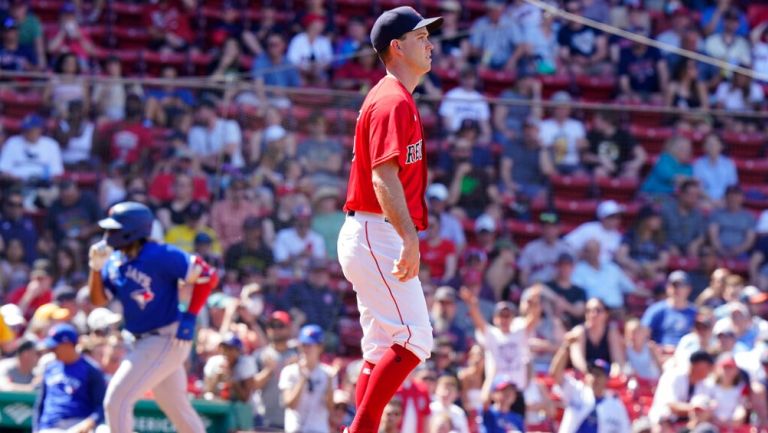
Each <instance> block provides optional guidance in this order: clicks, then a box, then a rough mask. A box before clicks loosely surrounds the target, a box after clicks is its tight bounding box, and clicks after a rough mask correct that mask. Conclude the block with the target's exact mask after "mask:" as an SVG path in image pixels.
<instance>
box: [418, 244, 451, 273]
mask: <svg viewBox="0 0 768 433" xmlns="http://www.w3.org/2000/svg"><path fill="white" fill-rule="evenodd" d="M419 252H420V253H421V263H424V264H425V265H427V266H428V267H429V273H430V275H432V278H434V279H436V280H442V279H443V276H444V275H445V259H446V258H447V257H448V256H449V255H451V254H456V246H455V245H454V244H453V242H452V241H451V240H449V239H441V240H440V243H439V244H437V245H434V246H433V245H430V243H429V241H428V240H426V239H423V240H421V242H419Z"/></svg>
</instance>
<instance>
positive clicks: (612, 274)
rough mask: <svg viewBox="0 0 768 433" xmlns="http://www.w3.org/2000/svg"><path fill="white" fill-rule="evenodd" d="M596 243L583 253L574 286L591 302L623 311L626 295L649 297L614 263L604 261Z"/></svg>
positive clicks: (587, 247) (596, 241) (598, 243)
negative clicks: (594, 300) (592, 300)
mask: <svg viewBox="0 0 768 433" xmlns="http://www.w3.org/2000/svg"><path fill="white" fill-rule="evenodd" d="M601 251H602V248H601V246H600V241H598V240H597V239H591V240H588V241H587V243H586V244H585V245H584V248H583V249H582V250H581V260H580V261H579V262H578V263H577V264H576V267H575V268H574V270H573V276H572V281H573V284H575V285H577V286H579V287H582V288H583V289H584V291H585V293H586V294H587V297H588V298H598V299H600V300H601V301H603V302H604V303H605V305H606V306H607V307H608V308H610V309H621V308H623V307H624V295H625V294H627V293H636V294H638V295H644V296H647V295H648V293H647V292H646V291H645V290H644V289H643V288H641V287H638V286H636V285H635V283H634V282H633V281H632V280H631V279H630V278H629V276H627V274H626V273H625V272H624V271H623V270H622V269H621V268H620V267H619V265H617V264H616V263H615V262H613V261H611V260H608V259H603V257H602V254H601Z"/></svg>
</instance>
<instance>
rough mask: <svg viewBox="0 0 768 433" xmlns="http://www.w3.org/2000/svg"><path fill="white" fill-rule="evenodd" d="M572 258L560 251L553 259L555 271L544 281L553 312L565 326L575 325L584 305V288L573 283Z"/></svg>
mask: <svg viewBox="0 0 768 433" xmlns="http://www.w3.org/2000/svg"><path fill="white" fill-rule="evenodd" d="M574 261H575V260H574V258H573V256H572V255H571V254H569V253H562V254H560V255H559V256H557V260H556V261H555V265H554V268H555V272H554V275H553V277H552V279H551V280H549V281H547V282H545V283H544V285H545V287H546V288H547V289H549V290H551V292H552V293H551V294H550V298H552V299H553V302H554V307H555V314H556V315H557V316H558V317H560V318H562V319H563V321H564V323H565V325H566V327H568V328H570V327H572V326H575V325H576V324H578V323H581V321H582V320H583V319H584V305H585V303H586V302H587V295H586V293H585V292H584V289H582V288H581V287H579V286H577V285H575V284H573V269H574Z"/></svg>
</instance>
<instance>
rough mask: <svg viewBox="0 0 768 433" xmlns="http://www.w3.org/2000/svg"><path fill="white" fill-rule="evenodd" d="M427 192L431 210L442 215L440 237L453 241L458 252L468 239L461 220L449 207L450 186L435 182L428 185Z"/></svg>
mask: <svg viewBox="0 0 768 433" xmlns="http://www.w3.org/2000/svg"><path fill="white" fill-rule="evenodd" d="M426 194H427V201H428V204H429V210H430V212H433V213H435V214H437V215H439V216H440V223H439V224H440V237H442V238H445V239H449V240H451V241H453V243H454V245H455V246H456V250H457V252H461V251H462V250H463V249H464V246H465V245H466V243H467V239H466V237H465V234H464V229H463V228H462V226H461V222H459V220H458V218H456V216H455V215H454V214H452V213H451V212H450V211H449V209H448V206H447V200H448V196H449V192H448V188H446V187H445V185H443V184H441V183H433V184H431V185H429V187H427V193H426Z"/></svg>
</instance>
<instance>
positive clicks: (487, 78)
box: [480, 69, 515, 96]
mask: <svg viewBox="0 0 768 433" xmlns="http://www.w3.org/2000/svg"><path fill="white" fill-rule="evenodd" d="M480 80H481V81H482V82H483V93H485V94H487V95H489V96H498V95H499V94H500V93H501V92H503V91H505V90H507V89H509V88H510V87H512V85H514V84H515V74H514V73H512V72H506V71H492V70H488V69H486V70H482V71H480Z"/></svg>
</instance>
